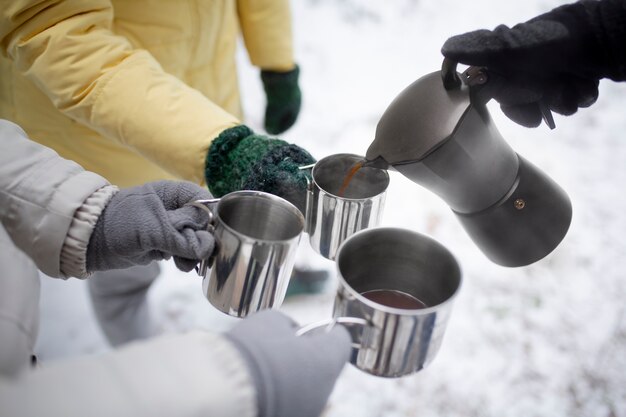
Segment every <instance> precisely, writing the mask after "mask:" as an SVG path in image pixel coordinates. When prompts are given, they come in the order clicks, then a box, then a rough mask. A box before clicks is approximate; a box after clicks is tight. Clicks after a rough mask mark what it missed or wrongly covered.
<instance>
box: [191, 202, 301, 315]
mask: <svg viewBox="0 0 626 417" xmlns="http://www.w3.org/2000/svg"><path fill="white" fill-rule="evenodd" d="M190 204H191V205H194V206H196V207H199V208H201V209H203V210H205V211H207V213H209V215H210V216H211V220H210V225H209V228H210V229H211V230H212V231H213V234H214V236H215V240H216V244H217V249H216V253H215V255H214V256H213V257H212V259H210V260H204V261H202V262H201V264H200V267H199V269H198V274H199V275H201V276H203V277H204V282H203V289H204V292H205V296H206V298H207V299H208V300H209V301H210V302H211V304H212V305H213V306H214V307H215V308H217V309H218V310H220V311H222V312H224V313H226V314H228V315H231V316H235V317H245V316H247V315H248V314H250V313H254V312H256V311H258V310H261V309H265V308H272V307H278V306H280V305H281V303H282V302H283V299H284V298H285V293H286V292H287V285H288V283H289V278H290V276H291V272H292V269H293V264H294V261H295V255H296V250H297V248H298V243H299V242H300V237H301V235H302V232H303V231H304V225H305V221H304V216H303V215H302V213H300V210H298V208H297V207H296V206H294V205H293V204H291V203H290V202H288V201H287V200H284V199H282V198H280V197H277V196H275V195H272V194H268V193H264V192H261V191H235V192H232V193H230V194H227V195H225V196H224V197H222V198H219V199H213V200H198V201H195V202H193V203H190Z"/></svg>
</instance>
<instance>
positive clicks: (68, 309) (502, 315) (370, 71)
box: [37, 0, 626, 417]
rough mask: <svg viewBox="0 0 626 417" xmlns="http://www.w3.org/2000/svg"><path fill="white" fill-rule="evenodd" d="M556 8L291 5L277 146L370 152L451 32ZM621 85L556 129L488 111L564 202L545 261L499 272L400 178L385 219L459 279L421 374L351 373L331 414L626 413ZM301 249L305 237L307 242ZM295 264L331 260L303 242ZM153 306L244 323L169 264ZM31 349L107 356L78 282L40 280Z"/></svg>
mask: <svg viewBox="0 0 626 417" xmlns="http://www.w3.org/2000/svg"><path fill="white" fill-rule="evenodd" d="M563 3H564V2H561V1H555V0H527V1H523V2H521V1H518V2H512V1H506V2H505V1H497V0H474V1H472V2H462V1H459V0H413V1H410V0H394V1H388V2H376V1H357V0H342V1H338V0H335V1H333V0H306V1H305V0H301V1H294V2H292V4H293V14H294V23H293V29H294V34H295V48H296V56H297V60H298V62H299V64H300V66H301V71H302V72H301V74H302V75H301V86H302V89H303V94H304V103H303V108H302V113H301V116H300V119H299V120H298V123H297V125H296V126H295V127H294V128H293V129H291V130H289V131H288V132H287V133H286V134H284V135H281V137H283V138H284V139H286V140H288V141H291V142H295V143H297V144H299V145H301V146H303V147H305V148H306V149H308V150H309V151H310V152H311V153H312V154H313V155H314V156H316V157H317V158H321V157H324V156H326V155H330V154H333V153H339V152H349V153H357V154H364V153H365V150H366V149H367V147H368V145H369V143H370V142H371V140H372V139H373V136H374V131H375V127H376V123H377V121H378V119H379V118H380V116H381V114H382V113H383V111H384V110H385V108H386V107H387V105H388V104H389V103H390V102H391V100H392V99H393V98H394V97H395V96H396V94H398V93H399V92H400V91H401V90H402V89H403V88H404V87H406V86H407V85H409V84H410V83H411V82H413V81H414V80H415V79H417V78H419V77H420V76H422V75H424V74H426V73H429V72H432V71H436V70H438V69H439V68H440V66H441V60H442V57H441V54H440V52H439V50H440V48H441V45H442V44H443V42H444V41H445V40H446V39H447V38H448V37H450V36H452V35H455V34H459V33H463V32H466V31H469V30H473V29H478V28H493V27H495V26H496V25H498V24H500V23H505V24H508V25H511V24H514V23H517V22H521V21H524V20H527V19H529V18H531V17H533V16H535V15H537V14H539V13H542V12H544V11H548V10H550V9H551V8H553V7H555V6H557V5H559V4H563ZM239 58H240V61H241V63H242V65H241V68H240V74H241V88H242V94H243V97H244V106H245V109H246V113H247V121H246V122H247V123H248V124H249V125H250V126H251V127H253V128H254V129H255V130H258V131H261V130H262V129H261V127H262V117H263V107H264V95H263V92H262V89H261V84H260V81H259V78H258V71H257V69H254V68H251V67H250V66H249V64H248V61H247V57H246V56H245V54H244V53H242V54H241V55H240V57H239ZM625 98H626V84H617V83H612V82H610V81H606V80H605V81H602V83H601V88H600V98H599V100H598V102H597V103H596V104H595V105H593V106H592V107H591V108H589V109H583V110H581V111H579V112H578V113H577V114H576V115H574V116H571V117H561V116H558V115H555V121H556V124H557V128H556V130H553V131H550V130H549V129H548V128H547V127H546V126H541V127H539V128H537V129H525V128H522V127H520V126H518V125H515V124H514V123H513V122H511V121H509V120H508V119H507V118H506V117H504V116H503V115H502V113H501V112H500V110H499V107H498V106H497V104H495V103H490V105H489V106H490V107H489V108H490V111H491V113H492V116H493V118H494V120H495V123H496V125H497V126H498V128H499V130H500V132H501V133H502V135H503V136H504V137H505V138H506V140H507V142H508V143H509V144H510V145H511V146H512V147H513V148H514V149H515V150H516V151H517V152H518V153H520V154H521V155H523V156H524V157H526V158H527V159H529V160H530V161H532V162H533V163H534V164H536V165H538V166H539V167H541V168H542V169H543V170H544V171H545V172H547V173H548V174H549V175H550V176H551V177H552V178H553V179H554V180H555V181H557V182H558V183H559V184H560V185H561V186H562V187H563V188H564V189H565V190H566V191H567V192H568V194H569V196H570V198H571V200H572V204H573V207H574V218H573V221H572V226H571V228H570V231H569V233H568V235H567V236H566V238H565V240H564V241H563V243H562V244H561V245H560V246H559V247H558V248H557V250H555V251H554V252H553V253H552V254H551V255H549V256H548V257H547V258H545V259H543V260H541V261H540V262H537V263H536V264H534V265H531V266H528V267H524V268H513V269H511V268H504V267H500V266H497V265H495V264H493V263H491V262H490V261H489V260H487V259H486V258H485V256H484V255H483V254H482V253H481V252H480V251H479V250H478V249H477V248H476V247H475V246H474V244H473V243H472V242H471V240H470V239H469V238H468V236H467V235H466V234H465V232H464V231H463V229H462V228H461V226H460V224H459V223H458V222H457V220H456V219H455V218H454V216H453V214H452V213H451V212H450V210H449V209H448V208H447V206H446V205H445V204H444V203H443V202H442V201H441V200H439V199H438V198H437V197H436V196H434V195H433V194H431V193H430V192H428V191H427V190H425V189H423V188H421V187H419V186H417V185H415V184H413V183H412V182H410V181H409V180H407V179H405V178H404V177H402V176H401V175H400V174H398V173H391V176H392V179H391V185H390V188H389V191H388V195H387V203H386V207H385V215H384V219H383V225H385V226H398V227H404V228H408V229H411V230H415V231H418V232H421V233H426V234H428V235H430V236H432V237H434V238H435V239H437V240H439V241H440V242H442V243H443V244H444V245H446V246H447V247H448V248H449V249H450V250H451V251H452V252H453V253H454V254H455V255H456V257H457V259H458V260H459V262H460V264H461V267H462V270H463V275H464V282H463V287H462V290H461V293H460V294H459V296H458V298H457V299H456V301H455V305H454V308H453V312H452V317H451V320H450V322H449V325H448V329H447V332H446V337H445V338H444V341H443V346H442V348H441V350H440V352H439V355H438V356H437V358H436V359H435V361H434V362H433V363H432V364H431V365H430V366H429V367H428V368H427V369H426V370H424V371H422V372H420V373H418V374H416V375H413V376H409V377H404V378H400V379H384V378H377V377H373V376H369V375H367V374H365V373H363V372H360V371H358V370H356V369H355V368H353V367H352V366H347V367H346V368H345V371H344V373H343V374H342V376H341V378H340V379H339V381H338V382H337V385H336V387H335V390H334V392H333V395H332V396H331V398H330V401H329V403H328V407H327V410H326V411H325V415H326V416H328V417H338V416H364V417H377V416H385V417H400V416H402V417H409V416H420V417H429V416H433V417H434V416H464V417H465V416H494V417H495V416H511V417H517V416H519V417H522V416H523V417H527V416H545V417H556V416H603V417H604V416H606V417H614V416H626V303H625V302H624V299H625V298H626V280H625V277H624V275H625V274H624V267H625V265H626V263H625V262H626V239H625V238H624V233H625V232H626V198H625V193H624V184H625V183H626V164H625V163H624V161H625V160H626V119H625V116H626V110H625V109H626V107H625V106H624V102H625ZM305 239H306V236H305ZM299 258H300V261H299V262H300V263H301V264H308V265H312V266H316V267H324V268H328V269H330V270H333V271H334V269H333V268H334V264H333V263H332V262H330V261H327V260H325V259H323V258H322V257H321V256H319V255H317V254H315V253H314V252H312V250H311V249H310V247H308V245H307V243H306V241H305V242H303V244H302V246H301V254H300V256H299ZM162 267H163V274H162V276H161V277H160V279H159V281H158V282H157V283H156V285H155V286H154V288H153V290H152V292H151V294H150V296H151V301H152V304H153V306H154V311H155V314H157V316H158V317H159V318H160V319H161V322H162V323H163V326H164V328H165V329H166V330H167V331H183V330H185V329H190V328H196V327H200V328H205V329H208V330H213V331H222V330H225V329H228V328H229V327H230V326H232V325H233V323H235V322H236V321H237V319H232V318H229V317H226V316H224V315H223V314H221V313H218V312H217V311H216V310H215V309H213V308H212V307H211V306H210V305H209V304H208V302H207V301H206V300H205V299H204V298H203V295H202V291H201V282H200V279H199V278H198V277H197V276H195V275H194V274H184V273H181V272H179V271H177V270H176V269H175V268H174V266H173V264H171V263H164V264H163V265H162ZM42 284H43V285H42V309H41V318H42V323H41V331H40V337H39V341H38V345H37V352H38V354H39V356H40V358H41V359H42V360H44V361H46V360H47V361H52V360H56V359H59V358H64V357H70V356H75V355H82V354H91V353H97V352H102V351H105V350H107V349H108V347H107V345H106V343H105V341H104V338H103V337H102V335H101V334H100V332H99V330H98V329H97V327H96V325H95V322H94V321H93V316H92V313H91V310H90V307H89V304H88V300H87V297H86V291H85V288H86V287H85V285H84V282H80V281H77V280H70V281H67V282H62V281H57V280H51V279H44V280H43V283H42ZM333 285H334V281H333V282H332V283H330V284H329V286H328V289H327V291H326V292H325V293H324V294H322V295H317V296H301V297H294V298H290V299H288V300H287V302H286V303H285V304H284V306H283V308H282V309H283V311H285V312H287V313H288V314H290V315H291V316H292V317H294V318H295V319H296V320H298V321H299V322H300V323H303V324H304V323H308V322H311V321H314V320H319V319H323V318H327V317H330V314H331V309H332V301H333V293H332V291H333Z"/></svg>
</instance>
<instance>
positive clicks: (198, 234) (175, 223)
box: [87, 181, 215, 272]
mask: <svg viewBox="0 0 626 417" xmlns="http://www.w3.org/2000/svg"><path fill="white" fill-rule="evenodd" d="M207 198H211V194H210V193H209V192H208V191H207V190H206V189H204V188H202V187H200V186H198V185H196V184H192V183H190V182H182V181H156V182H151V183H147V184H144V185H140V186H138V187H132V188H127V189H125V190H122V191H120V192H118V193H117V194H115V195H114V196H113V198H111V201H109V203H108V204H107V206H106V207H105V208H104V211H103V212H102V214H101V215H100V217H99V218H98V221H97V222H96V226H95V228H94V230H93V233H92V235H91V238H90V239H89V245H88V246H87V270H88V271H89V272H93V271H106V270H109V269H123V268H128V267H131V266H134V265H147V264H149V263H150V262H152V261H155V260H157V261H158V260H162V259H169V258H170V257H172V256H173V257H174V262H175V263H176V266H177V267H178V269H180V270H182V271H185V272H188V271H190V270H192V269H193V267H194V266H195V265H196V264H197V263H198V261H199V260H201V259H205V258H208V257H209V256H210V255H211V254H212V253H213V250H214V248H215V240H214V238H213V235H212V234H211V233H209V232H208V231H207V230H206V229H207V225H208V220H209V219H208V216H207V215H206V213H204V212H203V211H202V210H198V209H197V208H195V207H190V206H187V207H185V203H188V202H190V201H194V200H198V199H207Z"/></svg>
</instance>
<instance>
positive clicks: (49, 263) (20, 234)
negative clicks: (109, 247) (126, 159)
mask: <svg viewBox="0 0 626 417" xmlns="http://www.w3.org/2000/svg"><path fill="white" fill-rule="evenodd" d="M0 138H2V151H1V152H0V222H2V224H3V225H4V227H5V229H6V231H7V232H8V234H9V236H10V237H11V239H12V240H13V242H14V243H15V245H16V246H17V247H19V248H20V249H21V250H22V251H23V252H24V253H26V254H27V255H28V256H29V257H30V258H31V259H33V261H34V262H35V264H36V265H37V267H38V268H39V269H41V270H42V271H43V272H44V273H46V274H47V275H49V276H53V277H67V276H70V275H74V276H85V275H86V271H85V268H84V264H85V253H86V246H87V243H88V241H89V236H90V235H91V230H92V229H93V226H94V224H95V221H96V220H97V218H98V216H99V214H100V213H101V211H102V209H103V208H104V206H105V205H106V203H108V200H109V199H110V198H111V196H112V195H113V194H114V193H115V192H116V190H117V189H116V188H115V187H112V186H110V185H109V183H108V182H107V181H106V180H105V179H104V178H102V177H101V176H99V175H97V174H94V173H92V172H88V171H85V170H84V169H83V168H82V167H80V166H79V165H78V164H76V163H74V162H71V161H68V160H66V159H63V158H61V157H60V156H59V155H58V154H57V153H56V152H54V151H53V150H51V149H49V148H46V147H45V146H42V145H39V144H37V143H35V142H33V141H31V140H29V139H28V137H27V136H26V133H24V131H23V130H22V129H21V128H20V127H19V126H17V125H15V124H13V123H11V122H8V121H6V120H0Z"/></svg>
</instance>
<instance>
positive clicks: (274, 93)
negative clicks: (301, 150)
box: [261, 65, 302, 135]
mask: <svg viewBox="0 0 626 417" xmlns="http://www.w3.org/2000/svg"><path fill="white" fill-rule="evenodd" d="M299 74H300V68H299V67H298V66H297V65H296V67H295V68H294V69H293V70H291V71H287V72H278V71H270V70H262V71H261V81H262V82H263V88H264V89H265V96H266V97H267V106H266V108H265V130H266V131H267V132H268V133H271V134H272V135H278V134H280V133H283V132H284V131H286V130H287V129H289V128H290V127H291V126H293V124H294V123H295V122H296V119H297V118H298V113H300V105H301V102H302V93H301V91H300V87H299V86H298V76H299Z"/></svg>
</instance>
